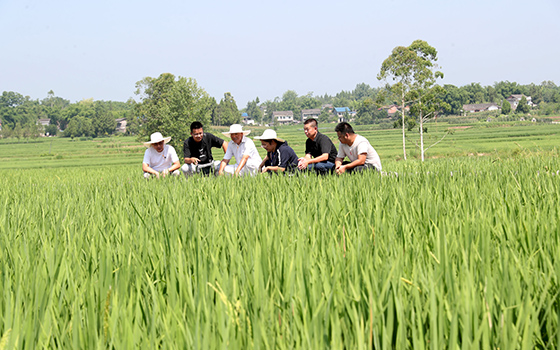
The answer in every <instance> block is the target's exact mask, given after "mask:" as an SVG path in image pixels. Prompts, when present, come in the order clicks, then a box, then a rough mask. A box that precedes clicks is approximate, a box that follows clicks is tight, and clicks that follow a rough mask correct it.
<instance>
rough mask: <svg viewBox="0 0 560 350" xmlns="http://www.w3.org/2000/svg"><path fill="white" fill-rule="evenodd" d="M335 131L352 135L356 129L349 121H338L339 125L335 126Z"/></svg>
mask: <svg viewBox="0 0 560 350" xmlns="http://www.w3.org/2000/svg"><path fill="white" fill-rule="evenodd" d="M334 131H336V132H339V133H341V134H343V135H346V134H350V135H352V134H353V133H354V129H352V126H351V125H350V124H348V123H347V122H342V123H338V125H337V126H336V127H335V128H334Z"/></svg>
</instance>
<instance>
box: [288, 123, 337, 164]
mask: <svg viewBox="0 0 560 350" xmlns="http://www.w3.org/2000/svg"><path fill="white" fill-rule="evenodd" d="M303 131H304V132H305V135H306V136H307V141H305V157H303V158H300V160H299V163H298V168H299V169H300V170H304V169H308V170H314V171H316V172H317V173H318V174H322V175H324V174H327V173H330V172H332V171H333V169H334V161H335V159H336V155H337V153H338V152H337V150H336V146H335V145H334V143H333V142H332V141H331V139H330V138H329V137H328V136H326V135H323V134H321V133H320V132H319V129H318V127H317V120H316V119H313V118H311V119H307V120H306V121H305V123H304V124H303Z"/></svg>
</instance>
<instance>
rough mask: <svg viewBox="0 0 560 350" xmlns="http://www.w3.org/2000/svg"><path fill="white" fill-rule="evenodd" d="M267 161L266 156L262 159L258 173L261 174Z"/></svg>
mask: <svg viewBox="0 0 560 350" xmlns="http://www.w3.org/2000/svg"><path fill="white" fill-rule="evenodd" d="M267 160H268V154H267V155H266V157H264V159H263V161H262V162H261V164H260V165H259V172H261V171H262V170H263V167H264V164H265V163H266V161H267ZM263 172H264V171H263Z"/></svg>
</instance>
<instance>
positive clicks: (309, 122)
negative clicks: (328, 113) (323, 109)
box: [303, 118, 319, 127]
mask: <svg viewBox="0 0 560 350" xmlns="http://www.w3.org/2000/svg"><path fill="white" fill-rule="evenodd" d="M311 123H314V125H313V126H314V127H317V124H319V122H318V121H317V119H315V118H309V119H306V120H305V121H304V122H303V125H307V124H311Z"/></svg>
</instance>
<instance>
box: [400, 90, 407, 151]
mask: <svg viewBox="0 0 560 350" xmlns="http://www.w3.org/2000/svg"><path fill="white" fill-rule="evenodd" d="M401 116H402V150H403V155H404V160H406V138H405V133H404V91H403V92H402V95H401Z"/></svg>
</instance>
